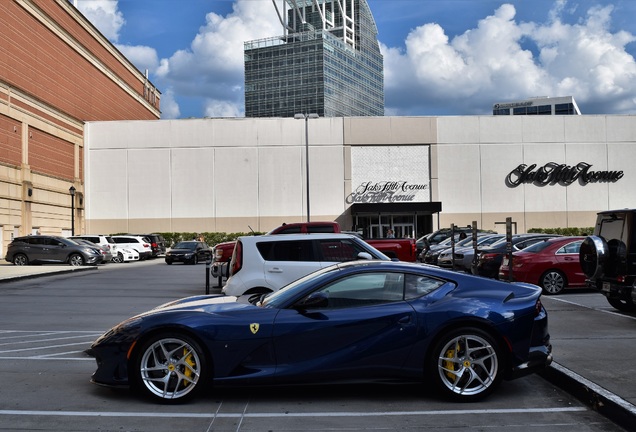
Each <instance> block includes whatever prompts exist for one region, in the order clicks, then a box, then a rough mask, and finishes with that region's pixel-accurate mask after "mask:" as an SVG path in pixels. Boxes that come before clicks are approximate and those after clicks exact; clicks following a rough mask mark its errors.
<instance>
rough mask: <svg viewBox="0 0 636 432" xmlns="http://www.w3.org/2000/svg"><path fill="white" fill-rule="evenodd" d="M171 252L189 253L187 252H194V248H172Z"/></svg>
mask: <svg viewBox="0 0 636 432" xmlns="http://www.w3.org/2000/svg"><path fill="white" fill-rule="evenodd" d="M170 253H181V254H187V253H194V250H192V249H181V248H178V249H170Z"/></svg>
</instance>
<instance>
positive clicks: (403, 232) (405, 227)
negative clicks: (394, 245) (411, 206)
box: [393, 223, 415, 238]
mask: <svg viewBox="0 0 636 432" xmlns="http://www.w3.org/2000/svg"><path fill="white" fill-rule="evenodd" d="M393 232H394V233H395V238H407V237H409V238H414V237H415V235H414V234H415V225H413V224H407V223H396V224H393Z"/></svg>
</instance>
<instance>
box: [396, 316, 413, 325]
mask: <svg viewBox="0 0 636 432" xmlns="http://www.w3.org/2000/svg"><path fill="white" fill-rule="evenodd" d="M410 323H411V316H410V315H407V316H403V317H402V318H400V319H399V320H398V324H410Z"/></svg>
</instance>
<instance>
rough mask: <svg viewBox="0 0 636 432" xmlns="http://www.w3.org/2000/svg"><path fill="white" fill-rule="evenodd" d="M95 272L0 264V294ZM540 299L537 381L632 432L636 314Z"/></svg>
mask: <svg viewBox="0 0 636 432" xmlns="http://www.w3.org/2000/svg"><path fill="white" fill-rule="evenodd" d="M97 269H98V267H96V266H85V267H71V266H68V265H41V266H15V265H12V264H11V263H8V262H7V261H4V260H0V289H1V288H2V283H3V282H9V281H15V280H19V279H25V278H35V277H44V276H49V275H53V274H62V273H70V272H78V271H91V270H97ZM599 296H600V294H599ZM543 299H544V301H543V303H544V304H545V305H546V308H547V309H548V313H549V319H550V324H549V325H550V333H551V335H552V343H553V345H554V347H555V349H554V357H555V361H554V362H553V363H552V365H550V367H548V368H547V370H545V371H544V372H542V373H541V375H542V376H543V377H544V378H545V379H546V380H548V381H549V382H551V383H552V384H554V385H556V386H558V387H560V388H562V389H564V390H565V391H567V392H569V393H570V394H572V395H574V396H575V397H576V398H578V399H579V400H580V401H581V402H583V403H585V404H586V405H588V406H589V407H591V408H592V409H594V410H596V411H598V412H599V413H601V414H602V415H604V416H605V417H607V418H609V419H610V420H612V421H613V422H615V423H616V424H618V425H620V426H622V427H623V428H625V429H626V430H628V431H636V405H635V404H636V361H635V359H636V314H621V313H619V312H618V311H613V310H612V308H611V307H609V305H608V306H607V308H602V307H601V308H596V309H592V310H591V311H590V310H584V309H582V308H581V306H580V305H577V304H576V303H574V302H569V301H567V300H562V301H559V299H555V298H554V297H550V296H544V297H543ZM603 300H604V299H603ZM592 313H595V314H596V313H598V314H603V315H601V316H599V317H598V319H594V320H593V322H595V323H599V322H600V323H602V325H598V324H596V325H595V327H593V328H592V326H591V325H590V324H589V323H590V322H592V319H591V318H590V314H592Z"/></svg>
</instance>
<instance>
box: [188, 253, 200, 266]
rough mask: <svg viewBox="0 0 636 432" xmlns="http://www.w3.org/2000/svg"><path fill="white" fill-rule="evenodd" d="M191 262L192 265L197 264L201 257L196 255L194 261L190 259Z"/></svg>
mask: <svg viewBox="0 0 636 432" xmlns="http://www.w3.org/2000/svg"><path fill="white" fill-rule="evenodd" d="M190 264H192V265H197V264H199V257H198V256H196V255H195V256H194V257H193V258H192V261H190Z"/></svg>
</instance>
